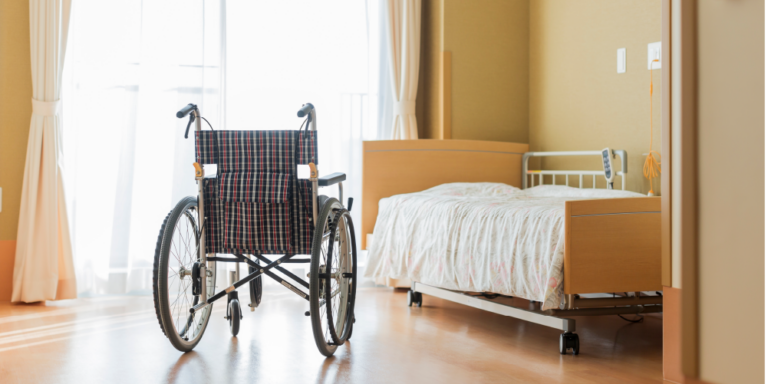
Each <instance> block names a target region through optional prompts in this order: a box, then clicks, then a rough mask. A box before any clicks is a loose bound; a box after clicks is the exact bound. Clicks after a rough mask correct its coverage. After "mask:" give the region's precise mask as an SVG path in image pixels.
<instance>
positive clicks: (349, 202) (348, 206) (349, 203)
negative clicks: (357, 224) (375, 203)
mask: <svg viewBox="0 0 768 384" xmlns="http://www.w3.org/2000/svg"><path fill="white" fill-rule="evenodd" d="M347 211H350V212H352V198H351V197H350V198H348V199H347Z"/></svg>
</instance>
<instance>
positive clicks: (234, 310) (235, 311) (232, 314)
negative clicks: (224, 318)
mask: <svg viewBox="0 0 768 384" xmlns="http://www.w3.org/2000/svg"><path fill="white" fill-rule="evenodd" d="M241 317H242V311H241V310H240V301H239V300H237V299H233V300H232V301H230V302H229V330H230V331H231V332H232V337H237V334H238V333H240V318H241Z"/></svg>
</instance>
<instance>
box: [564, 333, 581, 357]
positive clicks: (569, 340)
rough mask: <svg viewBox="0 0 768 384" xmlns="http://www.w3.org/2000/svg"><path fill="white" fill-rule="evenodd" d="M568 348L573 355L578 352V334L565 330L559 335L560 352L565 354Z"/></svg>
mask: <svg viewBox="0 0 768 384" xmlns="http://www.w3.org/2000/svg"><path fill="white" fill-rule="evenodd" d="M569 349H570V350H571V351H572V352H573V354H574V355H578V354H579V335H577V334H575V333H571V332H565V333H563V334H561V335H560V354H561V355H565V354H566V353H568V350H569Z"/></svg>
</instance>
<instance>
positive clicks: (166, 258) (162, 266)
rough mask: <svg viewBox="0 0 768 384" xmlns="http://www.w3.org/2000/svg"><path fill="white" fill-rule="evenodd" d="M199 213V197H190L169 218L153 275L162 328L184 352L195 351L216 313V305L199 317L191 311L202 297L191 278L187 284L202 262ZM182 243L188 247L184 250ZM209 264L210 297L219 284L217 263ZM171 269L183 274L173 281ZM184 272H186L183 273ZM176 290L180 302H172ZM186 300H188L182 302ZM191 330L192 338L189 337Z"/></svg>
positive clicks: (173, 343)
mask: <svg viewBox="0 0 768 384" xmlns="http://www.w3.org/2000/svg"><path fill="white" fill-rule="evenodd" d="M196 212H197V198H195V197H192V196H188V197H185V198H183V199H181V201H179V202H178V204H176V206H175V207H174V208H173V209H172V210H171V212H170V213H169V214H168V216H166V218H165V220H164V221H163V225H162V226H161V227H160V234H159V235H158V238H157V245H156V247H155V261H154V269H153V275H152V295H153V298H154V306H155V315H157V319H158V322H159V323H160V328H161V329H162V330H163V333H164V334H165V336H166V337H168V340H170V342H171V345H173V346H174V347H175V348H176V349H178V350H179V351H182V352H188V351H191V350H192V349H193V348H194V347H195V346H196V345H197V344H198V343H199V342H200V339H201V338H202V336H203V333H204V332H205V329H206V327H207V326H208V321H209V320H210V317H211V312H212V311H213V305H209V306H208V307H207V308H205V309H203V310H201V311H198V312H197V313H196V314H195V315H190V314H189V308H191V306H193V305H196V304H197V303H198V302H199V299H200V297H199V296H196V295H193V294H192V289H193V288H192V284H191V281H192V278H191V277H189V283H185V282H183V280H185V279H186V278H187V276H191V275H187V274H186V273H187V272H189V271H190V270H191V269H192V265H193V264H194V263H195V262H197V261H199V255H200V254H199V252H197V246H198V245H199V243H200V239H199V238H198V231H199V226H198V225H197V218H196V216H197V213H196ZM180 226H181V227H183V230H182V229H181V228H180ZM185 235H186V238H185ZM182 242H183V243H184V245H186V247H181V245H182V244H181V243H182ZM208 264H209V265H208V270H209V271H210V275H209V276H206V278H207V284H208V293H209V295H210V294H212V293H213V291H214V288H215V284H216V263H214V262H210V263H208ZM170 269H173V270H174V272H175V271H178V272H179V273H175V274H171V276H170V278H169V273H168V272H169V270H170ZM182 270H183V271H184V273H181V272H182ZM169 280H170V281H169ZM173 291H175V292H176V294H175V297H176V299H175V300H173V301H172V300H171V297H170V295H171V293H172V292H173ZM182 297H184V300H183V301H181V303H179V300H181V298H182ZM177 303H179V304H178V305H177ZM190 330H191V332H192V334H191V336H192V337H190V335H189V334H188V332H189V331H190Z"/></svg>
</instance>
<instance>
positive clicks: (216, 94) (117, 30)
mask: <svg viewBox="0 0 768 384" xmlns="http://www.w3.org/2000/svg"><path fill="white" fill-rule="evenodd" d="M223 11H224V4H223V1H214V0H205V1H203V0H198V1H184V0H153V1H141V0H124V1H119V2H115V1H103V0H78V1H76V2H75V4H74V8H73V10H72V30H71V33H70V47H69V52H68V58H67V66H66V74H65V84H64V92H65V97H64V100H65V104H64V111H65V113H66V115H67V120H66V122H65V128H66V129H65V132H66V135H65V139H64V144H65V147H66V149H67V152H66V153H67V164H68V170H71V172H69V173H68V183H67V187H68V192H69V193H68V196H69V197H70V198H71V200H70V202H69V203H70V207H71V212H72V223H73V225H72V233H73V245H74V254H75V257H74V259H75V266H76V271H77V277H78V284H77V291H78V293H79V294H80V295H81V296H87V295H93V294H120V293H126V292H130V293H149V292H151V289H152V286H151V282H152V274H151V272H152V264H153V260H154V251H155V244H156V242H157V236H158V231H159V229H160V225H161V224H162V222H163V219H164V218H165V216H166V215H167V214H168V212H169V210H170V209H171V208H172V207H173V206H174V205H175V204H176V202H177V201H179V199H181V198H182V197H183V196H188V195H195V194H196V185H195V181H194V179H193V168H192V163H193V162H194V152H193V150H194V136H193V135H190V138H189V139H188V140H185V139H184V137H183V135H184V129H185V128H186V124H187V120H186V119H185V120H183V121H182V120H179V119H176V117H175V113H176V111H177V110H179V109H180V108H181V107H183V106H184V105H186V104H188V103H195V104H197V105H198V106H199V107H200V110H201V112H202V115H203V116H204V117H206V118H207V119H208V120H209V121H210V122H211V124H213V125H214V127H215V128H217V129H219V128H223V127H222V126H221V125H222V124H221V116H222V113H221V111H222V97H223V95H222V92H221V84H222V76H223V72H222V70H221V65H222V52H223V51H224V45H223V38H224V37H223V35H222V26H223V25H224V22H223V18H224V17H225V12H223Z"/></svg>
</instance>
